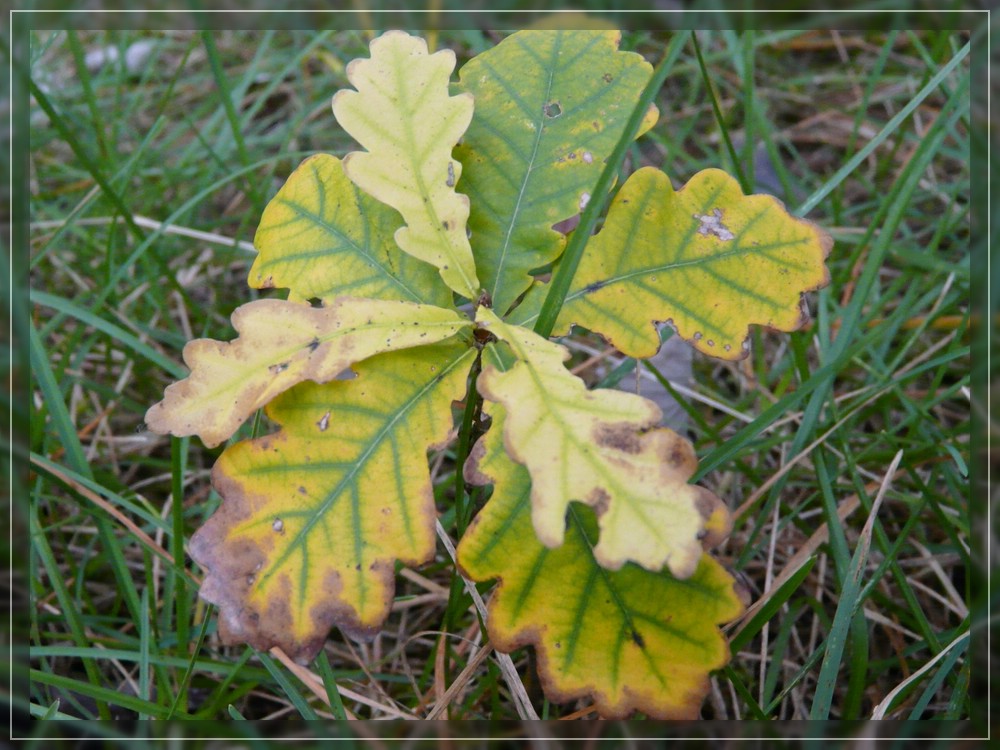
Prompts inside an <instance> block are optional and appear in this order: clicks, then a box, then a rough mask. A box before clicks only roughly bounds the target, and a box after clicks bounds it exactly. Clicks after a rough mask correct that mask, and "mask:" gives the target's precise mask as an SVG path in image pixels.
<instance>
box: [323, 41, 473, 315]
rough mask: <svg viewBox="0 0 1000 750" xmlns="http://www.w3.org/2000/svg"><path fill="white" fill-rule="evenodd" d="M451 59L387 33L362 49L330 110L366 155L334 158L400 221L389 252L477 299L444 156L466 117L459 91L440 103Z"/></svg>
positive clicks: (463, 203) (464, 205)
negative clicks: (419, 263)
mask: <svg viewBox="0 0 1000 750" xmlns="http://www.w3.org/2000/svg"><path fill="white" fill-rule="evenodd" d="M454 68H455V53H454V52H452V51H451V50H441V51H440V52H436V53H434V54H433V55H430V54H428V52H427V43H426V42H425V41H424V40H423V39H421V38H419V37H414V36H410V35H409V34H406V33H404V32H401V31H389V32H386V33H385V34H383V35H382V36H380V37H378V38H376V39H375V40H373V41H372V43H371V58H370V59H359V60H354V61H352V62H351V63H350V65H348V66H347V78H348V80H349V81H350V82H351V85H353V86H354V87H355V89H357V90H356V91H351V90H343V91H338V92H337V94H336V96H334V98H333V113H334V115H336V117H337V120H338V122H340V124H341V126H342V127H343V128H344V130H346V131H347V132H348V133H350V134H351V135H352V136H353V137H354V138H355V140H357V141H358V143H360V144H361V146H362V147H363V148H365V149H367V151H355V152H352V153H350V154H348V155H347V157H346V158H345V159H344V169H345V170H346V172H347V175H348V176H349V177H350V178H351V180H353V181H354V183H355V184H356V185H358V187H360V188H361V189H362V190H364V191H365V192H367V193H368V194H369V195H371V196H373V197H375V198H377V199H378V200H380V201H382V202H383V203H385V204H387V205H389V206H392V207H393V208H395V209H396V210H397V211H399V213H400V214H402V216H403V221H404V222H405V223H406V226H405V227H402V228H401V229H399V230H398V231H397V232H396V242H397V243H398V245H399V247H400V248H401V249H402V250H404V251H405V252H407V253H409V254H410V255H412V256H414V257H415V258H419V259H420V260H424V261H427V262H428V263H431V264H432V265H435V266H437V268H438V270H439V271H440V274H441V278H442V279H443V280H444V282H445V283H446V284H447V285H448V286H449V287H451V288H452V289H453V290H455V291H456V292H458V293H459V294H461V295H462V296H463V297H467V298H469V299H476V298H478V296H479V280H478V279H477V278H476V268H475V263H474V262H473V259H472V248H471V246H470V245H469V239H468V236H467V235H466V221H467V219H468V217H469V199H468V198H467V197H466V196H464V195H461V194H460V193H457V192H455V185H456V183H457V182H458V180H459V178H460V177H461V174H462V165H461V163H460V162H459V161H457V160H455V159H452V156H451V150H452V148H453V147H454V146H455V144H456V143H457V142H458V139H459V138H461V137H462V134H463V133H464V132H465V129H466V128H467V127H468V126H469V121H470V120H471V119H472V109H473V101H472V97H471V96H470V95H469V94H459V95H457V96H449V94H448V80H449V77H450V75H451V72H452V70H454Z"/></svg>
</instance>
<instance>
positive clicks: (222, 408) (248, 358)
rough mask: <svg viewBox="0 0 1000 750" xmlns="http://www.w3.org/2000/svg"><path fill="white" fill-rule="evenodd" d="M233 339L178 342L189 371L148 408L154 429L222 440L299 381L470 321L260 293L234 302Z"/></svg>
mask: <svg viewBox="0 0 1000 750" xmlns="http://www.w3.org/2000/svg"><path fill="white" fill-rule="evenodd" d="M232 321H233V327H234V328H235V329H236V332H237V333H238V334H239V336H238V338H236V339H235V340H234V341H229V342H224V341H215V340H213V339H196V340H194V341H189V342H188V343H187V344H186V345H185V347H184V362H185V363H186V364H187V365H188V367H190V368H191V374H190V375H189V376H188V377H187V378H185V379H184V380H181V381H179V382H177V383H174V384H173V385H170V386H168V387H167V389H166V392H165V393H164V397H163V400H162V401H160V402H159V403H157V404H154V405H153V406H152V407H150V409H149V410H148V411H147V412H146V425H147V426H148V427H149V429H150V430H152V431H153V432H158V433H161V434H167V433H170V434H172V435H177V436H184V435H199V436H200V437H201V439H202V441H203V442H204V443H205V445H207V446H208V447H210V448H211V447H214V446H216V445H218V444H219V443H221V442H222V441H223V440H226V439H227V438H228V437H229V436H230V435H232V434H233V433H234V432H236V430H237V429H238V428H239V426H240V425H241V424H243V422H244V421H245V420H246V419H247V417H249V416H250V415H251V414H253V413H254V412H255V411H256V410H257V409H259V408H261V407H262V406H264V405H265V404H266V403H267V402H268V401H270V400H271V399H272V398H274V397H275V396H277V395H278V394H279V393H281V392H282V391H285V390H287V389H288V388H291V387H292V386H293V385H295V384H296V383H300V382H302V381H303V380H313V381H316V382H318V383H322V382H326V381H328V380H332V379H334V378H335V377H337V375H339V374H340V373H342V372H343V371H344V370H345V369H347V368H348V367H350V366H351V365H352V364H354V363H355V362H360V361H361V360H363V359H365V358H367V357H371V356H372V355H375V354H378V353H380V352H386V351H391V350H394V349H403V348H406V347H411V346H420V345H423V344H430V343H433V342H436V341H441V340H442V339H446V338H449V337H450V336H454V335H455V334H456V333H458V332H459V331H461V330H462V329H464V328H468V327H469V326H470V325H471V323H470V321H469V320H468V319H466V318H464V317H462V316H461V315H460V314H459V313H457V312H455V311H454V310H444V309H442V308H440V307H435V306H433V305H418V304H415V303H412V302H396V301H390V300H369V299H356V298H353V297H341V298H338V299H337V300H336V301H335V302H334V303H333V304H332V305H330V306H329V307H310V306H309V305H303V304H299V303H295V302H288V301H286V300H277V299H266V300H257V301H256V302H250V303H247V304H245V305H242V306H241V307H238V308H236V310H235V311H234V312H233V315H232Z"/></svg>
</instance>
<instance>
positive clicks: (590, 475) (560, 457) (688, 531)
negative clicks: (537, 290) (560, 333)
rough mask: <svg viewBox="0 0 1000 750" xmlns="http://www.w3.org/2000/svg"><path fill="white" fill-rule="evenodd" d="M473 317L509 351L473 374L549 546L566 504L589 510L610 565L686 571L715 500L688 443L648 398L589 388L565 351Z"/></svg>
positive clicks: (602, 557)
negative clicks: (500, 423) (498, 408)
mask: <svg viewBox="0 0 1000 750" xmlns="http://www.w3.org/2000/svg"><path fill="white" fill-rule="evenodd" d="M477 322H478V323H479V324H480V326H482V327H484V328H486V329H487V330H488V331H489V332H490V333H492V334H493V335H494V336H496V337H497V338H498V339H500V340H501V341H503V342H504V343H505V344H506V345H508V346H509V347H510V350H511V352H512V353H513V355H514V358H515V360H516V361H515V363H514V364H513V366H511V367H510V368H509V369H506V370H504V369H503V365H502V360H501V359H500V358H499V357H496V356H490V357H484V360H483V361H484V367H483V371H482V373H481V374H480V376H479V379H478V381H477V382H478V388H479V392H480V393H481V394H482V395H483V397H484V398H486V399H488V400H490V401H493V402H496V403H500V404H502V405H503V406H504V407H505V408H506V410H507V412H508V418H507V420H506V422H505V427H504V437H505V445H506V449H507V452H508V453H509V454H510V455H511V456H512V457H513V458H514V459H515V460H517V461H518V462H519V463H522V464H524V465H525V466H526V467H527V469H528V472H529V473H530V475H531V483H532V489H531V497H532V519H533V522H534V526H535V533H536V534H537V536H538V538H539V540H540V541H541V542H542V543H543V544H545V545H546V546H548V547H555V546H558V545H560V544H562V542H563V537H564V532H565V527H566V511H567V508H568V507H569V504H570V502H571V501H574V500H576V501H579V502H582V503H584V504H586V505H589V506H591V507H592V508H594V510H595V512H596V513H597V515H598V518H599V522H600V529H601V533H600V541H599V542H598V544H597V546H596V547H595V548H594V555H595V556H596V558H597V559H598V561H599V562H600V563H601V565H603V566H604V567H607V568H612V569H615V568H620V567H621V566H622V565H623V564H624V563H625V562H627V561H633V562H637V563H639V564H640V565H642V566H643V567H645V568H647V569H649V570H659V569H660V568H662V567H663V566H664V564H666V565H667V566H668V567H669V568H670V571H671V572H672V573H673V574H674V575H675V576H678V577H681V578H684V577H687V576H690V575H691V574H692V573H693V572H694V571H695V569H696V568H697V566H698V561H699V559H700V558H701V544H700V542H699V539H700V537H701V536H702V535H703V534H704V533H705V524H706V519H708V518H710V517H711V516H712V514H713V513H715V512H716V511H717V510H718V508H719V506H720V501H719V500H718V499H717V498H716V497H715V496H714V495H712V493H710V492H709V491H708V490H706V489H704V488H702V487H698V486H695V485H691V484H688V482H687V480H688V479H689V478H690V477H691V475H692V474H693V473H694V471H695V469H696V468H697V464H698V462H697V459H696V458H695V455H694V450H693V448H692V447H691V443H690V442H688V441H687V440H685V439H684V438H683V437H681V436H680V435H678V434H677V433H675V432H674V431H672V430H670V429H667V428H666V427H659V426H658V425H659V422H660V418H661V416H662V415H661V412H660V409H659V407H657V406H656V404H654V403H653V402H652V401H649V400H648V399H645V398H642V397H640V396H637V395H635V394H631V393H625V392H623V391H617V390H594V391H590V390H587V387H586V385H585V384H584V382H583V381H582V380H580V379H579V378H578V377H576V376H575V375H573V374H571V373H570V372H569V371H568V370H566V368H565V367H564V366H563V362H564V361H565V360H566V359H568V357H569V353H568V351H567V350H566V348H565V347H563V346H561V345H559V344H556V343H553V342H551V341H548V340H546V339H543V338H541V337H540V336H538V335H537V334H535V333H533V332H531V331H529V330H527V329H525V328H520V327H517V326H509V325H507V324H505V323H504V322H503V321H501V320H500V319H499V318H498V317H497V316H496V315H495V314H494V313H493V312H492V311H490V310H488V309H486V308H484V307H480V308H479V311H478V315H477Z"/></svg>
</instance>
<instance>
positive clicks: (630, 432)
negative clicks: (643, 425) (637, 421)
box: [593, 422, 642, 455]
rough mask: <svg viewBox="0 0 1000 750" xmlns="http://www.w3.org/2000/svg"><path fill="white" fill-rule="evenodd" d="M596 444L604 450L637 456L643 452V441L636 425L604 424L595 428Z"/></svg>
mask: <svg viewBox="0 0 1000 750" xmlns="http://www.w3.org/2000/svg"><path fill="white" fill-rule="evenodd" d="M593 438H594V442H595V443H597V444H598V445H599V446H601V447H603V448H611V449H612V450H617V451H621V452H622V453H630V454H632V455H635V454H637V453H640V452H641V451H642V440H641V439H640V437H639V435H638V431H637V430H636V427H635V425H634V424H630V423H629V422H617V423H613V424H609V423H607V422H604V423H602V424H599V425H597V427H595V428H594V433H593Z"/></svg>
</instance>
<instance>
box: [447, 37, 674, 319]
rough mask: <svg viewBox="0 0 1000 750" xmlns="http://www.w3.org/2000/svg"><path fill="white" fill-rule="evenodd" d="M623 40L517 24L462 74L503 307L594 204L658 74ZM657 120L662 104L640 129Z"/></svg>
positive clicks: (477, 208) (474, 195)
mask: <svg viewBox="0 0 1000 750" xmlns="http://www.w3.org/2000/svg"><path fill="white" fill-rule="evenodd" d="M620 40H621V32H618V31H606V30H602V31H520V32H517V33H515V34H512V35H511V36H509V37H507V38H506V39H504V40H503V41H502V42H501V43H500V44H498V45H497V46H496V47H494V48H493V49H491V50H488V51H486V52H484V53H482V54H480V55H477V56H476V57H474V58H473V59H472V60H470V61H469V62H468V63H466V64H465V65H464V66H463V67H462V69H461V70H460V71H459V79H460V82H459V86H458V89H459V90H460V91H465V92H468V93H470V94H472V95H473V96H474V97H475V101H476V109H475V112H474V114H473V117H472V123H471V125H470V126H469V129H468V131H466V133H465V137H464V138H463V139H462V144H461V145H460V146H459V147H458V148H457V149H456V151H455V156H456V157H457V158H458V160H459V161H461V162H462V164H463V166H464V168H465V169H464V176H463V180H462V190H463V191H464V192H465V193H466V194H467V195H468V196H469V198H470V200H471V204H472V205H471V212H470V214H469V229H470V230H471V233H472V242H473V247H474V252H475V256H476V267H477V269H478V270H479V273H480V276H481V277H482V282H483V286H484V288H485V289H486V291H487V292H488V293H489V294H490V296H491V298H492V303H493V308H494V309H495V310H496V311H497V312H498V313H499V314H501V315H502V314H503V313H505V312H506V311H507V310H508V309H509V308H510V306H511V305H512V304H513V303H514V301H515V300H516V299H517V297H518V296H519V295H520V294H521V293H522V292H524V290H525V289H527V288H528V286H529V285H530V284H531V276H530V275H529V271H531V270H532V269H535V268H539V267H541V266H544V265H546V264H547V263H550V262H552V261H553V260H555V259H556V258H557V257H559V255H560V254H561V253H562V251H563V249H564V247H565V244H566V238H565V236H564V235H563V234H562V233H560V232H558V231H556V230H554V229H553V228H552V226H553V225H554V224H557V223H558V222H560V221H563V220H565V219H568V218H570V217H572V216H574V215H575V214H577V213H579V212H580V211H581V209H582V208H583V206H585V205H586V202H587V200H588V199H589V197H590V194H591V192H592V191H593V187H594V184H595V183H596V182H597V179H598V177H600V174H601V170H602V169H603V168H604V162H605V160H606V159H607V158H608V156H610V155H611V152H612V151H613V150H614V147H615V144H616V143H617V141H618V139H619V138H620V137H621V135H622V132H623V131H624V128H625V123H626V121H627V120H628V118H629V115H631V114H632V109H633V108H634V107H635V101H636V99H637V98H638V97H639V95H640V93H641V92H642V90H643V88H644V87H645V85H646V83H647V82H648V80H649V77H650V75H651V74H652V70H653V68H652V66H651V65H650V64H649V63H647V62H646V61H645V60H644V59H643V58H642V56H640V55H638V54H635V53H632V52H620V51H619V50H618V45H619V42H620ZM656 116H657V112H656V108H655V107H654V108H652V109H651V110H650V112H649V114H648V116H647V118H646V120H645V121H644V123H643V127H642V130H641V131H640V132H645V130H647V129H648V128H649V127H651V126H652V125H653V123H655V121H656Z"/></svg>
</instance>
